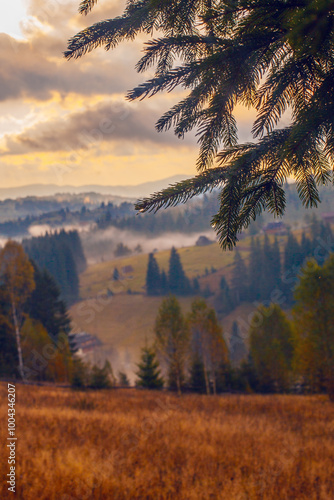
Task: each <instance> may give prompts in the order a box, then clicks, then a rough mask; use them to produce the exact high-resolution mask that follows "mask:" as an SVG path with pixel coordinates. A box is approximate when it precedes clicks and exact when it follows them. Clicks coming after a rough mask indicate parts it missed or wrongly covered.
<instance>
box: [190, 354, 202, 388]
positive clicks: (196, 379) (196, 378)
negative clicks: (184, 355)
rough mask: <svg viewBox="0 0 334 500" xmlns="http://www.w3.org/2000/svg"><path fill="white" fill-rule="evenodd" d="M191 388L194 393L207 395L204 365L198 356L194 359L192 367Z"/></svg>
mask: <svg viewBox="0 0 334 500" xmlns="http://www.w3.org/2000/svg"><path fill="white" fill-rule="evenodd" d="M189 386H190V389H191V390H192V391H194V392H199V393H200V394H205V393H206V382H205V371H204V364H203V361H202V360H201V359H200V357H199V356H197V355H195V356H194V357H193V360H192V363H191V366H190V377H189Z"/></svg>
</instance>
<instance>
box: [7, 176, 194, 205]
mask: <svg viewBox="0 0 334 500" xmlns="http://www.w3.org/2000/svg"><path fill="white" fill-rule="evenodd" d="M189 177H190V176H189V175H175V176H173V177H168V178H167V179H161V180H158V181H152V182H144V183H143V184H138V185H136V186H100V185H94V184H91V185H85V186H59V185H57V184H31V185H28V186H19V187H11V188H0V200H5V199H7V198H12V199H15V198H24V197H26V196H54V195H55V194H59V193H73V194H79V193H92V192H94V193H101V194H105V195H107V194H108V195H115V196H124V197H126V198H129V197H130V198H140V197H143V196H149V195H150V194H152V193H154V192H155V191H160V190H161V189H163V188H165V187H167V186H168V185H169V184H173V183H174V182H177V181H180V180H183V179H187V178H189Z"/></svg>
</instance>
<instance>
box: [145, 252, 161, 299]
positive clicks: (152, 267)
mask: <svg viewBox="0 0 334 500" xmlns="http://www.w3.org/2000/svg"><path fill="white" fill-rule="evenodd" d="M146 293H147V295H160V293H161V276H160V270H159V265H158V263H157V261H156V258H155V257H154V255H153V253H150V254H149V256H148V265H147V272H146Z"/></svg>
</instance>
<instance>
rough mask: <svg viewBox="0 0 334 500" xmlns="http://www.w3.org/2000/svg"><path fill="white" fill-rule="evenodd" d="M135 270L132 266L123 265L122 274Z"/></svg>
mask: <svg viewBox="0 0 334 500" xmlns="http://www.w3.org/2000/svg"><path fill="white" fill-rule="evenodd" d="M133 272H134V269H133V267H132V266H123V267H122V274H132V273H133Z"/></svg>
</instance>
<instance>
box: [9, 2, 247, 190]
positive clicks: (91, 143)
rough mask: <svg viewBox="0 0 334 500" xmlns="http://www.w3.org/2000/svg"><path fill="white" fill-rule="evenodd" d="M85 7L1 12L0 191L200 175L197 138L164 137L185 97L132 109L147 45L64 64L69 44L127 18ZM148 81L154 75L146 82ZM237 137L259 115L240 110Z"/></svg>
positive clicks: (116, 10) (15, 7)
mask: <svg viewBox="0 0 334 500" xmlns="http://www.w3.org/2000/svg"><path fill="white" fill-rule="evenodd" d="M79 3H80V1H79V0H10V2H1V7H0V179H1V182H0V185H1V187H15V186H23V185H27V184H36V183H40V184H58V185H65V184H70V185H75V186H80V185H84V184H100V185H130V184H131V185H135V184H139V183H142V182H147V181H154V180H158V179H164V178H166V177H171V176H174V175H178V174H183V175H187V176H189V175H195V174H196V169H195V162H196V157H197V153H198V145H197V144H196V138H195V134H194V133H192V134H190V135H188V136H186V137H185V139H184V140H180V139H178V138H176V137H175V136H174V134H173V133H172V132H168V133H165V132H163V133H158V132H156V130H155V128H154V125H155V122H156V121H157V119H158V118H159V116H160V115H161V114H162V113H163V112H165V111H167V110H168V109H169V108H170V107H171V106H172V105H173V104H175V103H176V102H177V101H178V100H179V99H180V98H181V97H182V93H181V91H180V90H177V91H174V92H173V93H171V94H160V95H158V96H155V97H153V98H152V99H147V100H144V101H140V102H132V103H128V102H127V101H126V99H125V94H126V92H127V91H128V90H130V89H131V88H133V87H134V86H135V85H137V84H139V83H141V82H143V81H145V79H146V78H145V75H143V74H140V75H138V74H137V73H136V71H135V69H134V66H135V63H136V61H137V60H138V59H139V56H140V52H141V49H142V43H143V42H144V39H141V40H137V41H135V42H127V43H124V44H122V45H120V46H119V47H117V48H116V49H115V50H112V51H109V52H106V51H105V50H104V49H103V48H101V49H97V50H95V51H93V52H92V53H90V54H87V55H85V56H84V57H82V58H81V59H78V60H70V61H66V60H65V59H64V58H63V52H64V50H65V49H66V46H67V40H68V39H69V38H70V37H71V36H73V35H75V34H76V33H77V32H78V31H79V30H81V29H83V28H85V27H87V26H89V25H91V24H93V23H95V22H98V21H100V20H102V19H107V18H112V17H115V16H117V15H119V14H121V13H122V10H123V9H122V7H123V5H124V1H123V0H121V1H120V0H100V1H99V2H98V4H97V5H96V6H95V7H94V9H93V11H92V12H91V13H90V14H89V15H88V16H82V15H80V14H79V13H78V6H79ZM147 76H150V74H149V73H148V74H147V75H146V77H147ZM237 118H238V120H239V125H240V139H241V140H245V139H249V138H250V135H249V129H250V126H251V125H250V124H251V118H252V115H251V114H249V112H246V111H245V110H239V111H238V113H237Z"/></svg>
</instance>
